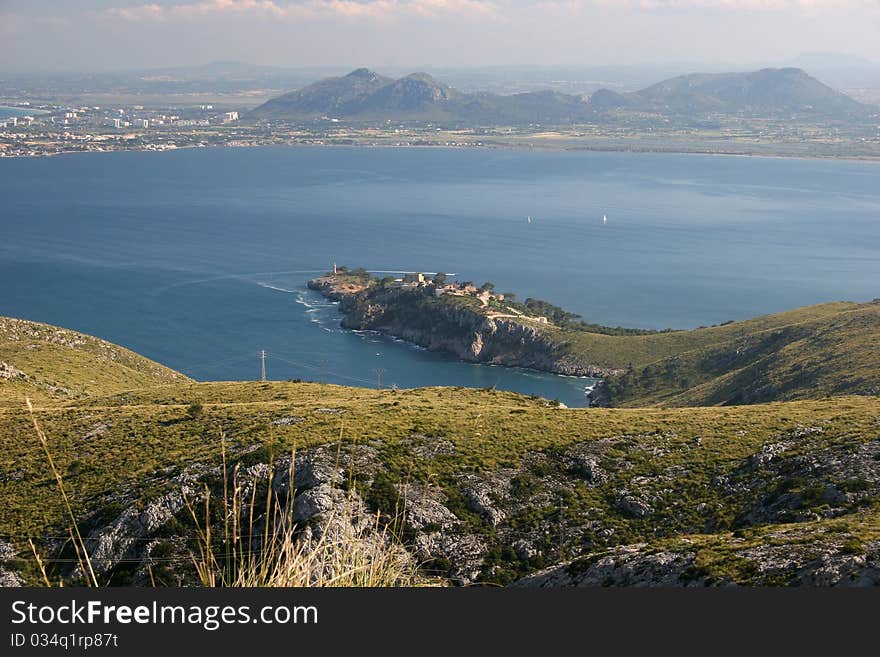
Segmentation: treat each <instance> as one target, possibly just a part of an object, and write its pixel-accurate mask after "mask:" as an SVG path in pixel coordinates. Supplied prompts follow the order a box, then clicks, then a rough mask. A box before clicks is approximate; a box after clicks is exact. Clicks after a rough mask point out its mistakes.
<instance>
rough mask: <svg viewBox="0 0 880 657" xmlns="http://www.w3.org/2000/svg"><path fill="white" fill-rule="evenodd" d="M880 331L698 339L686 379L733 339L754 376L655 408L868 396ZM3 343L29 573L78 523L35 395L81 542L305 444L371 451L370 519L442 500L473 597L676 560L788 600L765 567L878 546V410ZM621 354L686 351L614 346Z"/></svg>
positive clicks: (94, 342)
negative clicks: (406, 498) (477, 589)
mask: <svg viewBox="0 0 880 657" xmlns="http://www.w3.org/2000/svg"><path fill="white" fill-rule="evenodd" d="M876 321H877V308H876V306H875V305H872V304H832V305H826V306H818V307H814V308H807V309H801V310H798V311H794V312H793V313H785V314H782V315H777V316H772V317H767V318H761V319H759V320H753V321H752V322H741V323H738V324H731V325H728V326H722V327H715V328H710V329H703V330H700V331H696V332H692V333H694V334H695V335H697V336H698V337H699V339H701V340H705V342H704V343H703V346H698V347H695V348H692V349H690V350H689V351H683V352H682V353H681V354H680V355H679V356H678V357H677V358H678V359H679V360H678V361H676V362H677V363H679V364H680V365H679V366H680V367H684V365H685V364H687V366H688V367H689V368H690V369H691V370H693V371H695V372H703V370H704V369H706V368H707V367H708V365H707V363H708V362H710V361H711V360H712V358H717V357H718V354H719V353H726V352H723V350H724V349H728V348H730V347H731V346H735V345H738V344H739V345H740V347H738V348H742V346H743V345H742V344H741V343H743V341H745V342H747V343H748V344H751V345H752V348H753V349H754V353H753V354H752V356H750V357H749V358H748V359H747V364H746V365H744V366H743V367H741V368H730V367H728V366H726V365H723V364H719V365H717V366H716V369H717V370H718V371H721V370H723V369H725V368H727V369H726V370H725V371H726V372H727V373H726V374H721V375H719V376H712V375H713V372H712V371H709V372H708V374H706V375H705V376H706V377H707V378H706V381H705V382H703V383H701V384H699V385H696V386H690V387H687V388H683V389H682V390H681V391H680V392H679V393H678V395H677V396H674V397H664V398H663V399H661V400H660V401H663V402H664V403H671V404H680V403H685V402H686V401H688V399H689V397H688V396H689V395H692V396H696V398H697V399H698V401H700V402H702V403H716V399H717V400H720V401H718V403H723V402H724V401H726V400H727V398H728V397H729V396H730V395H733V394H734V393H735V392H736V391H737V390H740V389H741V388H738V386H740V382H739V381H737V380H736V377H748V376H754V375H755V373H756V372H760V371H763V372H764V376H766V377H773V378H768V380H771V381H774V382H776V383H775V385H777V386H778V388H779V389H778V390H777V391H776V393H775V394H780V395H781V394H782V392H781V391H782V389H784V388H786V387H791V385H792V384H791V383H790V382H788V381H787V380H786V379H785V376H786V375H790V376H794V377H796V378H797V377H800V376H802V374H798V373H803V372H805V371H807V372H810V373H811V376H812V377H813V379H812V381H813V386H812V387H813V388H814V389H815V390H819V391H821V393H822V394H823V395H825V394H838V393H840V392H846V391H847V390H850V389H852V388H854V387H855V388H857V387H859V386H863V385H872V384H871V383H870V381H872V380H873V379H871V376H872V375H873V370H872V365H871V363H873V360H872V358H873V357H875V356H876V354H874V353H873V352H874V349H875V344H876V341H874V340H873V339H872V338H873V336H874V335H876V332H875V327H876ZM0 335H2V342H0V360H2V361H3V362H4V363H7V371H11V369H10V368H13V367H14V368H16V371H21V372H24V373H25V374H26V376H24V377H23V376H20V375H14V376H13V377H12V378H4V379H0V400H2V403H0V499H3V500H4V504H3V505H0V540H2V541H4V542H5V543H8V544H10V545H12V546H13V548H14V549H15V550H16V551H17V552H18V554H19V555H26V549H25V548H26V546H27V539H28V538H31V537H32V538H34V539H36V540H37V542H38V544H39V545H40V546H41V548H42V549H43V550H44V552H46V553H52V550H56V549H58V546H59V545H61V544H63V542H64V541H63V537H64V536H65V535H66V533H67V525H68V520H67V517H66V512H65V509H64V506H63V504H62V500H61V498H60V496H59V494H58V491H57V488H56V483H55V479H54V476H53V474H52V472H51V471H50V469H49V467H48V464H47V463H46V460H45V456H44V454H43V452H42V449H41V446H40V444H39V441H38V439H37V436H36V435H35V432H34V429H33V426H32V424H31V418H30V416H29V415H28V413H27V410H26V409H25V406H24V403H23V399H22V396H23V394H28V395H30V396H31V397H32V399H35V406H36V409H35V415H36V418H37V419H38V421H39V423H40V424H41V426H42V427H43V429H44V430H45V432H46V435H47V436H48V441H49V449H50V450H51V452H52V454H53V457H54V459H55V463H56V465H57V467H58V469H59V470H60V471H61V472H62V474H63V475H64V480H65V487H66V489H67V493H68V495H69V497H70V499H71V501H72V503H73V506H74V513H75V514H76V516H77V517H78V518H80V519H82V526H83V529H84V531H86V532H89V531H92V530H93V529H96V528H100V527H105V526H107V523H110V522H111V521H112V520H113V519H114V518H116V517H118V516H119V515H120V513H122V512H127V510H130V509H132V508H135V509H137V508H146V507H147V506H148V505H149V504H150V503H151V501H152V500H155V499H157V498H158V497H159V496H162V495H164V494H166V493H170V492H171V491H173V490H174V489H175V487H176V489H178V490H179V487H180V486H181V482H185V481H190V479H188V477H191V475H190V474H187V473H190V472H192V471H193V470H192V469H193V468H196V469H197V470H198V471H200V472H203V473H209V474H208V475H206V476H208V477H209V479H210V477H211V476H214V475H210V473H211V472H215V470H212V469H214V468H216V467H217V466H218V465H219V464H220V463H221V435H223V436H225V438H224V439H223V440H224V441H225V448H226V453H227V459H228V461H229V462H230V463H240V464H241V465H242V467H244V468H248V467H250V466H254V467H264V466H262V464H265V463H267V462H269V461H271V460H272V458H273V455H274V456H275V457H277V456H279V455H282V454H285V453H289V452H290V450H291V449H292V448H293V447H294V446H296V448H297V449H298V450H301V451H305V450H309V449H317V448H320V447H321V446H331V449H332V450H333V451H334V452H335V450H336V449H337V448H336V446H337V445H339V446H340V447H339V453H351V454H354V453H355V451H356V450H362V451H363V453H365V454H369V455H370V456H369V458H368V459H367V461H368V462H370V463H372V465H370V466H369V467H370V468H372V470H371V471H369V472H367V471H358V470H357V468H356V467H355V466H353V465H349V466H346V467H348V468H349V471H347V472H345V473H344V476H343V477H342V478H341V481H345V482H347V484H346V485H347V486H349V487H351V488H352V489H353V490H356V491H357V492H358V493H359V494H360V496H361V497H362V498H363V500H364V501H365V502H366V503H367V504H368V505H369V506H370V508H371V509H373V510H375V511H382V512H386V513H390V512H392V511H393V510H394V508H395V507H396V505H397V504H398V502H399V498H398V497H397V496H398V494H399V491H400V490H402V488H401V487H404V488H405V487H410V488H411V489H413V490H423V491H435V492H434V493H431V495H434V498H432V499H436V500H440V502H438V503H442V505H443V506H444V507H445V508H446V510H447V511H448V513H447V514H446V515H445V516H443V517H445V518H446V520H444V521H443V522H446V523H447V525H448V526H447V528H446V529H444V530H443V532H442V533H441V534H442V536H446V537H448V539H449V540H450V541H452V542H453V543H451V544H455V543H454V542H455V541H462V543H461V544H467V545H470V546H476V547H473V549H474V550H477V552H476V554H477V557H474V558H473V559H472V558H471V557H468V556H467V555H468V554H469V553H468V551H467V550H464V551H456V549H455V548H449V550H451V551H450V552H449V554H450V555H451V556H450V557H449V559H447V558H446V557H443V558H438V557H436V556H435V557H433V558H434V561H432V568H435V569H436V571H437V572H440V573H441V574H442V573H445V572H447V569H449V568H453V569H455V568H458V569H459V570H458V571H456V572H460V571H462V570H467V571H468V572H471V571H473V573H474V574H473V576H472V577H471V581H477V582H491V583H496V584H506V583H510V582H513V581H515V580H516V579H517V578H520V577H523V576H526V575H530V574H532V573H535V572H536V571H538V570H540V569H541V568H544V567H547V566H551V567H552V566H553V565H554V564H560V563H564V562H566V561H567V560H571V565H569V566H566V567H565V569H566V570H565V573H567V574H566V575H565V576H566V577H568V578H569V579H571V578H573V577H575V575H576V574H577V573H588V574H589V575H590V576H591V577H592V574H591V573H593V571H594V570H595V568H594V566H595V564H596V563H597V562H596V559H599V558H600V557H601V555H603V554H606V553H608V551H611V552H614V551H615V550H617V551H619V550H624V552H623V553H621V554H624V555H629V556H625V558H633V559H640V560H642V561H644V562H650V560H651V559H654V556H653V555H654V554H655V553H662V552H664V551H667V552H668V551H670V550H671V551H674V552H675V553H676V554H679V555H690V556H687V560H689V561H688V563H689V564H690V565H689V566H688V567H687V573H686V576H687V577H691V576H693V577H694V578H697V579H699V580H700V581H704V582H706V583H709V582H729V581H733V582H738V583H743V584H768V583H769V584H772V583H786V582H791V581H794V580H792V579H791V578H792V577H795V576H796V573H795V574H793V573H792V572H791V568H788V567H786V568H785V569H783V570H773V568H775V566H774V565H773V564H775V563H777V561H779V559H777V558H776V557H775V556H773V555H775V554H776V552H774V550H776V551H779V550H782V551H783V552H784V555H785V558H786V559H788V558H789V557H791V558H794V557H795V556H797V554H800V553H801V552H803V553H804V554H806V555H807V556H804V557H803V558H804V559H806V558H807V557H808V556H809V555H810V554H813V552H815V554H817V555H820V556H821V555H822V554H826V555H827V554H830V555H832V556H833V558H835V559H842V558H844V557H845V558H846V559H849V558H850V556H852V558H853V559H859V558H862V556H860V555H864V554H866V551H868V552H870V554H874V552H876V549H875V548H877V546H878V545H880V444H878V430H880V397H877V396H870V395H864V396H845V395H841V396H836V397H834V398H828V399H809V400H801V401H786V402H774V403H755V404H751V405H740V406H723V407H686V408H684V407H683V408H675V407H664V408H593V409H562V408H557V407H555V406H554V405H552V404H550V403H548V402H547V401H546V400H542V399H539V398H535V397H525V396H522V395H518V394H515V393H509V392H499V391H490V390H474V389H466V388H422V389H416V390H371V389H363V388H348V387H342V386H332V385H321V384H315V383H292V382H290V383H282V382H266V383H260V382H225V383H224V382H214V383H196V382H193V381H191V380H188V379H186V378H185V377H183V376H182V375H180V374H177V373H175V372H173V371H171V370H168V369H167V368H164V367H162V366H160V365H158V364H156V363H153V362H151V361H149V360H147V359H144V358H142V357H140V356H137V355H136V354H133V353H132V352H130V351H127V350H125V349H122V348H120V347H116V346H114V345H110V344H108V343H106V342H104V341H101V340H98V339H96V338H91V337H89V336H84V335H82V334H79V333H75V332H72V331H66V330H64V329H58V328H55V327H50V326H46V325H41V324H33V323H30V322H23V321H21V320H2V321H0ZM756 336H757V337H756ZM612 337H614V338H615V339H617V336H602V338H603V339H604V338H612ZM630 338H633V339H636V340H639V341H641V340H643V339H650V340H664V339H666V340H668V339H674V340H681V335H679V334H660V335H651V336H621V337H620V339H621V340H627V339H630ZM683 345H687V343H686V342H684V343H681V344H679V345H673V346H671V347H669V348H670V349H675V348H679V347H681V346H683ZM771 357H772V363H773V365H772V367H770V366H769V365H767V363H766V361H767V360H768V359H770V358H771ZM646 367H648V369H649V370H650V369H651V367H653V366H646ZM761 367H764V370H761V369H760V368H761ZM661 369H662V368H661ZM658 371H660V370H658ZM662 371H663V372H665V371H666V370H665V369H662ZM663 376H667V375H666V374H663ZM661 378H662V377H660V378H658V380H660V379H661ZM645 380H653V379H651V378H650V377H647V378H646V379H645ZM669 380H672V381H675V380H677V379H676V377H674V376H672V375H669ZM741 380H742V381H745V380H746V379H745V378H742V379H741ZM866 382H867V383H866ZM798 385H801V383H800V382H799V383H798ZM60 389H63V390H60ZM798 389H799V388H797V386H795V387H794V388H792V390H798ZM657 390H660V388H659V387H658V388H657ZM646 394H651V390H646ZM655 394H657V395H658V396H659V394H660V393H655ZM662 394H664V395H665V394H666V393H662ZM796 394H800V393H796ZM751 401H754V400H751ZM194 404H195V408H197V409H198V411H193V410H191V408H192V407H193V405H194ZM354 462H355V461H354V459H353V457H352V461H349V463H354ZM474 491H477V493H475V492H474ZM479 491H483V492H482V493H480V492H479ZM426 494H427V493H426ZM414 501H415V502H418V499H415V500H414ZM426 508H431V509H436V504H435V505H434V506H430V505H429V506H428V507H426ZM486 509H489V510H488V511H487V510H486ZM493 509H494V510H493ZM444 513H445V512H444ZM431 527H432V525H431V523H428V525H424V524H423V525H422V527H421V529H419V528H418V527H415V526H413V527H407V528H405V530H404V532H403V535H404V538H406V537H409V538H408V539H407V540H413V541H415V540H416V538H418V537H421V538H422V539H425V538H426V537H427V538H430V537H431V536H433V534H431V533H430V532H432V531H435V530H434V529H431ZM419 532H421V533H419ZM191 535H192V531H191V528H189V529H187V527H185V526H184V525H182V524H179V523H177V524H176V523H174V522H172V523H171V524H168V525H167V526H165V527H164V528H163V529H162V530H161V531H160V532H159V533H157V534H155V535H150V537H149V538H147V537H144V538H142V539H141V538H139V539H137V540H138V541H147V540H153V538H155V539H156V540H160V541H168V542H170V543H174V544H180V541H181V540H182V541H184V542H185V541H186V540H187V539H186V538H185V537H186V536H190V537H191ZM53 537H58V540H57V541H56V540H55V539H54V538H53ZM181 537H183V538H181ZM430 540H432V541H435V540H439V539H435V538H430ZM523 545H526V546H527V548H528V549H525V548H523V547H522V546H523ZM53 546H55V547H53ZM444 549H445V548H444ZM804 550H806V552H804ZM811 550H812V552H811ZM807 552H809V554H807ZM462 554H464V556H461V555H462ZM756 555H757V556H756ZM792 555H794V556H792ZM456 558H460V559H463V560H464V562H466V563H464V565H461V564H456V562H455V560H456ZM621 558H623V557H621ZM682 558H684V557H682ZM798 558H800V557H798ZM810 558H811V559H812V558H813V557H810ZM816 558H820V557H816ZM823 558H824V557H823ZM871 558H872V559H873V558H874V557H871ZM469 559H471V561H468V560H469ZM780 559H781V557H780ZM180 563H181V564H183V565H182V566H181V567H184V566H186V565H187V564H191V561H190V560H188V559H183V560H182V561H181V562H180ZM756 564H757V565H756ZM762 564H763V565H762ZM765 566H766V568H765ZM15 567H16V568H17V569H18V570H19V572H22V573H23V574H24V575H25V576H26V577H28V578H29V581H31V580H32V581H36V579H34V576H35V566H34V564H33V563H32V560H29V559H28V558H27V557H26V556H20V557H19V558H18V560H17V561H16V562H15ZM808 570H809V572H813V570H810V569H808ZM449 572H452V571H449ZM683 576H684V575H683ZM119 581H123V580H119Z"/></svg>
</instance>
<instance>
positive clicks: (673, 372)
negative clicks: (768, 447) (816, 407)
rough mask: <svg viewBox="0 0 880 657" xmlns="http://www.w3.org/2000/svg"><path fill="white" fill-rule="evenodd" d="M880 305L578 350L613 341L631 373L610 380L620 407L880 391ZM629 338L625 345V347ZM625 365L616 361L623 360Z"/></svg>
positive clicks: (583, 339)
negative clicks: (879, 346)
mask: <svg viewBox="0 0 880 657" xmlns="http://www.w3.org/2000/svg"><path fill="white" fill-rule="evenodd" d="M878 340H880V303H877V302H873V303H867V304H851V303H834V304H823V305H820V306H811V307H808V308H800V309H798V310H794V311H790V312H787V313H781V314H777V315H768V316H766V317H760V318H757V319H753V320H748V321H744V322H736V323H732V324H728V325H725V326H719V327H714V328H709V329H698V330H695V331H682V332H675V333H665V334H658V335H651V336H634V337H629V336H627V337H626V338H623V339H616V340H615V339H613V338H612V339H606V338H605V337H604V336H603V338H601V339H592V338H591V337H588V336H577V339H575V340H573V341H572V342H573V344H574V345H576V346H575V348H576V349H578V350H582V353H596V351H594V347H593V345H592V344H591V343H593V342H600V341H601V342H604V343H609V342H610V343H614V342H616V343H617V344H616V345H613V348H616V349H617V350H618V353H617V354H616V358H618V359H629V360H627V368H628V371H627V373H626V374H625V375H623V376H620V377H612V378H610V379H609V381H608V383H609V388H610V392H611V398H612V402H613V403H614V404H615V405H637V406H643V405H649V404H663V405H665V406H703V405H719V404H751V403H758V402H768V401H784V400H790V399H819V398H823V397H828V396H832V395H844V394H855V395H877V394H880V349H878V348H877V344H878ZM624 341H625V342H624ZM620 362H623V361H622V360H618V363H620Z"/></svg>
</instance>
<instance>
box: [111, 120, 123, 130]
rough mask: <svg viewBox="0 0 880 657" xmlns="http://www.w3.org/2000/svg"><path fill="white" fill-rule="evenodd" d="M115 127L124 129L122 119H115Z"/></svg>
mask: <svg viewBox="0 0 880 657" xmlns="http://www.w3.org/2000/svg"><path fill="white" fill-rule="evenodd" d="M113 127H114V128H121V127H122V119H113Z"/></svg>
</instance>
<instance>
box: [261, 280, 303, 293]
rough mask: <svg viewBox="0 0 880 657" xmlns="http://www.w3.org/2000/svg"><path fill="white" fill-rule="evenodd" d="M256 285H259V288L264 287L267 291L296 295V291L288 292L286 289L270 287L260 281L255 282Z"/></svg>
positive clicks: (275, 286)
mask: <svg viewBox="0 0 880 657" xmlns="http://www.w3.org/2000/svg"><path fill="white" fill-rule="evenodd" d="M257 285H259V286H260V287H264V288H266V289H267V290H275V291H277V292H284V293H285V294H296V293H297V291H296V290H288V289H287V288H286V287H279V286H277V285H271V284H269V283H262V282H260V281H257Z"/></svg>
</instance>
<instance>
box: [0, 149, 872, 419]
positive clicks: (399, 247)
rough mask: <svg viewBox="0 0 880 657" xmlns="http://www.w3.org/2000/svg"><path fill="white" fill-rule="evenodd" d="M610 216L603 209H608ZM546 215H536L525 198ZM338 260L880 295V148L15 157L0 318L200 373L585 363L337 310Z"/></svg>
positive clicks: (596, 288)
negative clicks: (474, 359) (400, 330)
mask: <svg viewBox="0 0 880 657" xmlns="http://www.w3.org/2000/svg"><path fill="white" fill-rule="evenodd" d="M603 215H607V217H608V223H607V224H605V225H603V222H602V217H603ZM528 216H531V217H532V221H531V223H529V222H528V221H527V219H526V218H527V217H528ZM333 262H337V263H339V264H345V265H349V266H352V267H354V266H363V267H366V268H368V269H372V270H382V271H403V270H412V271H415V270H421V271H445V272H453V273H455V274H456V275H457V276H458V278H459V279H460V280H472V281H476V282H477V283H481V282H483V281H492V282H494V283H495V284H496V286H497V288H498V290H499V291H502V292H507V291H512V292H516V293H517V294H518V296H519V297H520V298H525V297H529V296H532V297H539V298H543V299H547V300H549V301H552V302H553V303H556V304H559V305H562V306H564V307H566V308H568V309H570V310H573V311H575V312H578V313H580V314H582V315H583V317H584V319H585V320H587V321H590V322H597V323H602V324H608V325H613V326H616V325H622V326H635V327H646V328H667V327H668V328H689V327H695V326H701V325H709V324H716V323H720V322H724V321H727V320H736V319H744V318H748V317H753V316H756V315H760V314H763V313H770V312H774V311H781V310H786V309H790V308H794V307H796V306H802V305H806V304H812V303H820V302H824V301H832V300H853V301H865V300H869V299H872V298H875V297H880V165H877V164H874V163H867V162H855V161H830V160H829V161H825V160H797V159H773V158H749V157H729V156H709V155H670V154H637V153H591V152H530V151H515V150H476V149H475V150H454V149H449V150H444V149H383V148H260V149H191V150H181V151H176V152H164V153H147V152H120V153H103V154H76V155H63V156H57V157H51V158H28V159H4V160H0V283H2V284H0V314H2V315H11V316H17V317H24V318H27V319H32V320H37V321H43V322H49V323H52V324H58V325H62V326H66V327H70V328H73V329H77V330H80V331H84V332H86V333H91V334H94V335H98V336H100V337H103V338H106V339H108V340H111V341H113V342H116V343H119V344H122V345H124V346H126V347H129V348H131V349H134V350H136V351H138V352H140V353H142V354H144V355H146V356H148V357H150V358H154V359H156V360H158V361H160V362H162V363H165V364H167V365H169V366H170V367H173V368H175V369H178V370H181V371H183V372H185V373H186V374H188V375H190V376H193V377H195V378H197V379H202V380H238V379H254V378H257V377H258V376H259V372H260V362H259V356H258V354H259V352H260V350H263V349H265V350H266V352H267V354H268V356H267V366H268V373H269V377H270V378H273V379H293V378H302V379H308V380H315V381H318V380H320V381H327V382H333V383H343V384H352V385H364V386H368V385H375V384H376V374H375V370H376V369H381V370H383V373H382V385H383V386H390V385H392V384H394V385H397V386H400V387H413V386H424V385H461V386H475V387H489V386H497V387H498V388H502V389H510V390H516V391H520V392H525V393H529V394H538V395H541V396H544V397H547V398H551V399H553V398H557V399H559V400H560V401H563V402H565V403H566V404H569V405H583V404H584V388H585V386H586V385H588V384H589V383H590V381H588V380H584V379H577V378H569V377H559V376H554V375H549V374H543V373H538V372H531V371H525V370H516V369H505V368H499V367H487V366H480V365H472V364H466V363H461V362H457V361H456V360H454V359H452V358H450V357H447V356H444V355H442V354H436V353H429V352H426V351H423V350H419V349H417V348H414V347H412V346H410V345H407V344H404V343H401V342H396V341H394V340H392V339H388V338H383V337H380V336H377V335H374V334H371V333H353V332H349V331H343V330H342V329H340V328H339V313H338V310H337V308H336V306H335V305H334V304H332V303H329V302H327V301H326V300H324V299H322V298H321V297H320V296H318V295H317V294H315V293H313V292H310V291H309V290H307V289H306V288H305V283H306V280H307V279H308V278H310V277H312V276H314V275H317V274H320V273H322V272H324V271H326V270H327V269H329V268H330V267H331V266H332V264H333Z"/></svg>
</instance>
